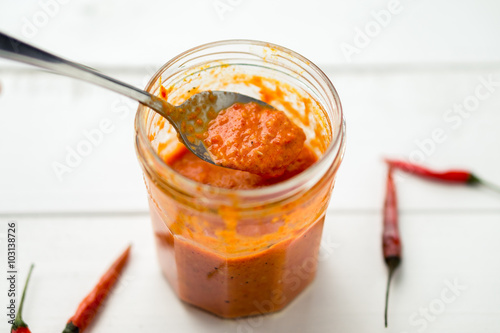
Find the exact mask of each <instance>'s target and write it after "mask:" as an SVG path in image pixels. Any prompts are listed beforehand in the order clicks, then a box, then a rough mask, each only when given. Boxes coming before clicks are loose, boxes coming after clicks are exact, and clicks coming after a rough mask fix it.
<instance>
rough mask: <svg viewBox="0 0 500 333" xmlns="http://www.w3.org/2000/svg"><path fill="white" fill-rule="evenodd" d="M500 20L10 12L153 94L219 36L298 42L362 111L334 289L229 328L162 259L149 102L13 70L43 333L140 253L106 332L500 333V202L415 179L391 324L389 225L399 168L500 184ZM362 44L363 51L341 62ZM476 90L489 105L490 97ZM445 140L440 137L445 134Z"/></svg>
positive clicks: (330, 230) (25, 253)
mask: <svg viewBox="0 0 500 333" xmlns="http://www.w3.org/2000/svg"><path fill="white" fill-rule="evenodd" d="M388 9H392V11H393V12H392V14H390V15H389V16H388V15H387V13H388ZM383 13H385V16H384V14H383ZM499 16H500V4H499V3H498V1H494V0H476V1H473V0H470V1H449V0H448V1H445V0H434V1H432V0H400V1H399V2H398V1H386V0H377V1H367V0H365V1H350V2H349V1H319V0H309V1H264V0H256V1H249V0H199V1H194V0H186V1H160V0H157V1H155V0H147V1H146V0H144V1H140V2H139V1H136V2H124V1H118V0H114V1H111V0H109V1H105V0H100V1H98V0H85V1H71V0H65V1H63V0H59V1H57V0H45V1H43V0H42V1H32V0H30V1H8V0H0V30H1V31H3V32H6V33H8V34H11V35H13V36H16V37H18V38H21V39H23V40H25V41H28V42H31V43H33V44H35V45H37V46H40V47H42V48H44V49H47V50H50V51H52V52H54V53H56V54H59V55H62V56H64V57H66V58H69V59H72V60H74V61H78V62H82V63H84V64H86V65H89V66H91V67H95V68H97V69H99V70H102V71H103V72H105V73H108V74H110V75H112V76H116V77H117V78H120V79H123V80H126V81H128V82H130V83H132V84H135V85H136V86H139V87H143V86H144V85H145V82H146V80H147V79H148V78H149V77H150V76H151V75H152V73H154V72H155V71H156V69H157V68H158V67H160V66H161V65H162V64H163V63H165V62H166V61H168V60H169V59H170V58H172V57H174V56H175V55H177V54H178V53H180V52H182V51H184V50H186V49H188V48H191V47H193V46H196V45H198V44H201V43H206V42H211V41H215V40H220V39H228V38H251V39H260V40H265V41H269V42H274V43H277V44H280V45H283V46H286V47H289V48H291V49H293V50H295V51H297V52H299V53H301V54H302V55H304V56H306V57H307V58H309V59H310V60H311V61H313V62H314V63H316V64H317V65H319V66H320V67H321V68H322V69H323V70H324V71H325V72H326V73H327V75H328V76H329V77H330V79H331V80H332V82H333V83H334V85H335V86H336V88H337V90H338V92H339V95H340V97H341V100H342V103H343V107H344V111H345V116H346V119H347V137H348V142H347V151H346V157H345V160H344V162H343V165H342V167H341V169H340V171H339V174H338V179H337V186H336V188H335V190H334V194H333V198H332V202H331V205H330V208H329V211H328V215H327V221H326V226H325V230H324V237H323V239H324V246H323V248H322V256H321V258H322V260H321V263H320V267H319V271H318V275H317V278H316V281H315V282H314V283H313V284H312V285H311V286H310V287H309V288H308V289H307V290H306V291H305V292H304V293H303V294H301V296H300V297H299V298H298V299H297V300H296V301H294V302H293V303H292V304H291V305H290V306H288V307H287V308H286V309H285V310H284V311H282V312H280V313H278V314H274V315H269V316H265V317H260V318H256V319H252V320H248V319H243V320H237V321H233V320H220V319H218V318H216V317H213V316H211V315H209V314H206V313H204V312H201V311H199V310H197V309H194V308H192V307H190V306H187V305H185V304H182V303H181V302H180V301H178V300H177V298H176V296H175V294H174V293H173V292H172V290H171V289H170V287H169V286H168V284H167V283H166V281H165V280H164V279H163V277H162V276H161V273H160V271H159V268H158V266H157V263H156V254H155V249H154V244H153V237H152V232H151V227H150V223H149V216H148V210H147V202H146V193H145V190H144V185H143V183H142V176H141V171H140V168H139V165H138V162H137V161H136V157H135V152H134V147H133V116H134V113H135V109H136V103H133V102H130V101H128V100H127V99H125V98H122V97H121V96H118V95H116V94H114V93H112V92H108V91H105V90H102V89H101V88H97V87H93V86H91V85H88V84H86V83H82V82H78V81H75V80H71V79H67V78H63V77H59V76H55V75H51V74H47V73H44V72H42V71H38V70H35V69H33V68H30V67H27V66H24V65H19V64H15V63H13V62H8V61H1V62H0V222H1V225H0V244H1V245H0V253H1V255H0V260H1V261H0V268H1V269H2V271H6V268H5V265H6V255H5V254H6V245H5V244H6V235H5V234H6V232H7V222H8V221H16V222H17V225H18V231H19V233H18V265H19V270H20V276H19V278H20V280H19V283H18V290H19V289H21V287H22V284H23V283H24V279H25V276H26V273H27V269H28V267H29V264H30V263H31V262H35V263H36V268H35V271H34V275H33V279H32V281H31V285H30V289H29V294H28V297H27V299H26V302H27V303H26V305H25V309H24V310H25V312H24V318H25V320H26V321H27V322H28V323H29V325H30V327H31V328H32V331H34V332H57V331H61V330H62V328H63V327H64V324H65V322H66V320H67V319H68V318H69V317H70V316H71V314H72V313H73V311H74V310H75V309H76V306H77V304H78V303H79V301H80V300H81V299H82V298H83V297H84V295H85V294H86V293H87V292H88V291H89V290H90V289H91V288H92V286H93V285H94V284H95V283H96V281H97V279H98V277H99V276H100V275H101V273H102V272H103V271H104V270H105V269H106V267H107V266H108V265H109V263H110V262H111V261H112V260H113V259H114V258H115V257H116V256H117V255H118V254H119V253H120V251H121V250H122V249H123V248H124V247H125V245H126V244H127V243H129V242H131V243H133V252H132V257H131V264H130V266H129V267H128V268H127V270H126V273H125V276H124V279H122V283H121V284H120V286H119V288H118V289H117V291H116V292H115V293H114V294H113V295H112V297H111V298H110V299H109V302H108V303H107V305H106V307H105V309H104V310H103V312H102V313H101V315H100V316H99V318H98V320H97V321H96V322H95V324H94V325H93V326H92V327H91V328H90V329H89V331H92V332H108V333H109V332H138V331H146V330H147V331H148V332H167V331H168V332H228V333H229V332H235V333H236V332H340V333H344V332H356V333H357V332H396V333H404V332H406V333H413V332H454V333H460V332H464V333H465V332H498V331H499V330H500V263H499V261H498V258H497V255H498V253H499V252H500V245H499V242H498V238H499V236H500V195H499V194H496V193H494V192H491V191H488V190H486V189H480V188H467V187H460V186H451V187H450V186H445V185H442V184H435V183H430V182H425V181H421V180H418V179H415V178H413V177H409V176H403V175H399V174H398V182H397V185H398V190H399V191H398V197H399V200H400V212H401V215H400V224H401V232H402V238H403V247H404V249H403V251H404V253H403V256H404V258H403V263H402V265H401V267H400V269H399V270H398V273H397V274H396V275H395V279H394V281H393V286H392V289H391V300H390V325H389V328H388V329H384V328H383V305H384V288H385V281H386V278H387V271H386V268H385V266H384V263H383V260H382V254H381V240H380V233H381V206H382V202H383V196H384V182H385V173H386V170H385V166H384V164H383V162H382V158H383V157H384V156H390V157H399V158H404V159H408V158H410V157H412V156H413V157H414V158H419V159H420V160H422V163H424V164H426V165H429V166H432V167H435V168H438V169H445V168H449V167H461V168H466V169H471V170H473V171H475V172H476V173H477V174H478V175H480V176H482V177H484V178H485V179H487V180H489V181H491V182H493V183H497V184H500V172H498V170H499V169H500V157H499V145H500V131H499V130H498V129H499V128H500V113H499V111H500V43H498V32H499V31H500V20H499V19H498V17H499ZM376 18H378V20H379V21H380V22H382V21H381V20H384V21H383V22H382V23H383V24H382V23H378V22H377V20H376ZM360 31H361V32H362V33H363V34H364V35H365V34H367V37H365V38H364V39H363V38H362V37H360V35H361V33H360ZM349 47H351V50H352V49H353V48H356V53H353V54H348V53H346V52H345V51H344V52H343V51H342V49H343V48H344V50H345V49H347V48H349ZM485 81H490V82H492V83H491V84H489V85H485V84H484V82H485ZM488 89H489V90H488ZM477 91H480V92H481V93H483V95H484V94H486V93H488V94H487V95H488V96H484V97H483V98H481V99H477V98H476V97H475V94H476V92H477ZM474 101H476V102H477V104H473V103H474ZM464 103H465V106H464ZM468 103H469V104H468ZM454 106H455V107H456V108H457V107H462V108H463V109H464V110H465V111H464V113H463V114H462V115H461V116H459V115H458V114H457V113H453V108H454ZM467 107H468V108H469V109H468V110H467V109H466V108H467ZM450 116H454V117H455V118H454V120H453V121H451V120H450V118H446V117H450ZM457 117H458V118H457ZM103 119H108V120H109V121H110V122H111V124H112V130H111V131H110V132H109V133H107V134H105V135H104V136H103V139H102V141H101V142H99V143H98V144H96V145H94V146H93V148H92V151H91V153H90V154H89V155H88V156H85V157H83V158H82V160H81V161H80V162H79V164H78V166H76V167H74V168H72V172H71V173H66V174H64V175H62V176H61V177H59V178H58V176H57V174H56V173H55V172H54V170H53V163H54V162H61V163H64V160H65V158H66V156H67V154H68V150H71V149H76V147H77V146H78V145H79V144H81V142H82V141H83V140H85V133H86V132H89V131H92V130H95V129H97V128H98V127H99V124H100V122H101V121H102V120H103ZM436 130H437V131H441V132H443V133H444V137H441V139H440V140H438V141H439V142H436V141H431V140H432V136H433V132H434V131H436ZM2 274H3V273H2ZM1 276H3V275H1ZM1 276H0V281H1V283H0V295H1V299H2V301H0V305H2V306H1V308H3V309H5V307H4V305H5V306H6V304H7V301H8V299H7V289H8V288H7V283H6V279H5V278H1ZM450 284H458V285H460V288H462V289H459V290H455V289H453V288H451V289H450V287H449V285H450ZM426 311H428V314H424V312H426ZM4 313H6V310H2V311H1V312H0V315H1V316H0V318H1V319H0V328H1V329H3V330H7V329H8V325H7V323H6V321H7V317H6V316H5V315H4Z"/></svg>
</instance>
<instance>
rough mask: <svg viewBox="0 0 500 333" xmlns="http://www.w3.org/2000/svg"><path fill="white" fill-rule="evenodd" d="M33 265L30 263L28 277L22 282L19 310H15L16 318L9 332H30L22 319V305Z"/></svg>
mask: <svg viewBox="0 0 500 333" xmlns="http://www.w3.org/2000/svg"><path fill="white" fill-rule="evenodd" d="M33 267H35V265H33V264H31V267H30V271H29V273H28V277H27V278H26V282H25V284H24V289H23V294H22V296H21V302H20V303H19V311H17V315H16V319H14V323H13V324H12V327H11V329H10V332H11V333H31V331H30V329H29V328H28V325H27V324H26V323H25V322H24V320H23V306H24V297H25V296H26V290H27V289H28V283H29V282H30V278H31V272H33Z"/></svg>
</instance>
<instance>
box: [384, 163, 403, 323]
mask: <svg viewBox="0 0 500 333" xmlns="http://www.w3.org/2000/svg"><path fill="white" fill-rule="evenodd" d="M382 250H383V253H384V260H385V263H386V264H387V266H388V268H389V277H388V279H387V289H386V292H385V313H384V319H385V327H387V308H388V305H389V287H390V284H391V279H392V275H393V274H394V271H395V270H396V268H397V267H398V266H399V264H400V263H401V237H400V236H399V228H398V202H397V198H396V186H395V184H394V179H393V178H392V168H389V171H388V173H387V185H386V194H385V202H384V228H383V231H382Z"/></svg>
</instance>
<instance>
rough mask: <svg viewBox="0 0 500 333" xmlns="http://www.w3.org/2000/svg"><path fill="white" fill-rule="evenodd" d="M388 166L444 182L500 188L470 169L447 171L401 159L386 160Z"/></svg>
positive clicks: (499, 190) (496, 189) (497, 189)
mask: <svg viewBox="0 0 500 333" xmlns="http://www.w3.org/2000/svg"><path fill="white" fill-rule="evenodd" d="M386 162H387V164H388V165H389V166H390V167H393V168H396V169H399V170H401V171H405V172H408V173H410V174H413V175H416V176H420V177H423V178H427V179H432V180H438V181H441V182H445V183H451V184H466V185H484V186H486V187H489V188H491V189H493V190H495V191H498V192H500V188H499V187H497V186H495V185H493V184H491V183H488V182H485V181H484V180H483V179H481V178H479V177H477V176H476V175H475V174H473V173H472V172H470V171H466V170H447V171H435V170H432V169H429V168H426V167H423V166H421V165H417V164H413V163H410V162H406V161H401V160H390V159H387V160H386Z"/></svg>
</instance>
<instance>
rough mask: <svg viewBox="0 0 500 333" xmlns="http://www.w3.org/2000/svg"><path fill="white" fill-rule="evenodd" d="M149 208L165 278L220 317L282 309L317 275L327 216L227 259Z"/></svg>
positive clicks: (179, 293)
mask: <svg viewBox="0 0 500 333" xmlns="http://www.w3.org/2000/svg"><path fill="white" fill-rule="evenodd" d="M150 207H151V210H150V211H151V219H152V223H153V230H154V232H155V239H156V245H157V252H158V259H159V261H160V266H161V269H162V271H163V274H164V276H165V277H166V279H167V280H168V281H169V283H170V285H171V286H172V288H173V289H174V291H175V292H176V294H177V296H178V297H179V298H180V299H181V300H183V301H185V302H186V303H189V304H191V305H194V306H196V307H199V308H201V309H203V310H206V311H208V312H210V313H212V314H215V315H217V316H219V317H223V318H238V317H245V316H252V315H259V314H265V313H270V312H276V311H279V310H281V309H283V308H284V307H285V306H286V305H288V304H289V303H291V302H292V301H293V299H294V298H295V297H297V296H298V295H299V294H300V293H301V292H302V291H303V290H304V289H305V288H306V287H307V286H308V285H309V284H310V283H311V282H312V281H313V279H314V277H315V275H316V270H317V262H318V252H319V247H320V242H321V234H322V230H323V224H324V215H323V216H322V217H320V218H319V219H317V220H316V221H314V222H312V223H311V224H309V225H308V227H306V228H304V229H302V230H298V231H297V233H296V235H295V236H294V237H293V238H290V239H287V240H284V241H281V242H279V243H276V244H274V245H273V246H271V247H269V248H268V249H265V250H262V251H260V252H258V253H254V254H251V255H243V256H237V257H232V256H231V257H224V256H222V255H220V254H217V253H215V252H210V251H209V250H207V249H204V248H201V247H199V246H197V245H194V244H192V243H190V242H188V241H186V240H184V239H182V238H179V237H176V236H174V235H173V234H172V233H171V232H170V231H169V230H168V228H167V226H166V225H165V222H164V221H163V220H162V218H161V216H160V214H159V212H158V210H157V207H156V205H154V204H150Z"/></svg>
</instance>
